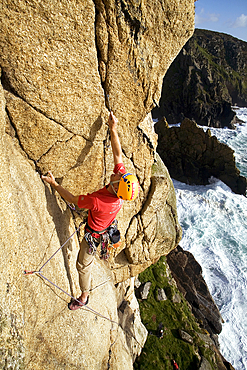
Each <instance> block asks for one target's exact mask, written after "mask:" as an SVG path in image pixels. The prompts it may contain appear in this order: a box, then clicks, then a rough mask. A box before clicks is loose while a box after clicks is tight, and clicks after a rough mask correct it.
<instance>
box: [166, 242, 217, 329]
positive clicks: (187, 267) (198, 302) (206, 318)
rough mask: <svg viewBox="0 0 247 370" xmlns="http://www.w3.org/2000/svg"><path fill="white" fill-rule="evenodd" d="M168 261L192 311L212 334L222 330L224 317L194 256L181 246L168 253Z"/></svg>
mask: <svg viewBox="0 0 247 370" xmlns="http://www.w3.org/2000/svg"><path fill="white" fill-rule="evenodd" d="M167 263H168V265H169V267H170V269H171V272H172V276H173V277H174V279H175V280H176V283H177V285H178V288H179V290H180V292H181V293H183V295H184V297H185V298H186V300H187V301H188V302H189V303H190V304H191V307H192V312H193V313H194V315H195V317H196V318H197V319H198V320H199V322H200V324H201V326H202V327H204V328H205V329H206V330H207V331H208V332H209V333H210V334H211V335H213V334H219V333H220V332H221V330H222V317H221V315H220V312H219V309H218V307H217V306H216V304H215V303H214V300H213V298H212V296H211V294H210V292H209V290H208V287H207V284H206V282H205V280H204V279H203V276H202V268H201V266H200V265H199V263H198V262H197V261H196V260H195V258H194V256H193V255H192V254H191V253H190V252H188V251H184V250H183V249H182V248H181V247H180V246H177V248H176V249H174V250H173V251H171V252H170V253H169V254H168V255H167Z"/></svg>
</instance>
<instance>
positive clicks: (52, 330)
mask: <svg viewBox="0 0 247 370" xmlns="http://www.w3.org/2000/svg"><path fill="white" fill-rule="evenodd" d="M0 25H1V36H0V73H1V86H0V98H1V99H0V108H1V110H0V131H1V135H0V140H1V145H0V160H1V166H0V189H1V192H0V199H1V205H2V207H1V211H0V212H1V214H0V226H1V248H0V249H1V256H2V262H1V266H0V269H1V271H0V272H1V280H0V284H1V333H2V334H1V359H0V363H1V366H0V367H1V368H3V369H7V368H10V367H12V368H20V369H21V368H23V369H25V370H29V369H34V368H35V369H37V370H39V369H42V370H45V369H47V370H48V369H49V370H51V369H56V370H59V369H70V370H71V369H90V370H94V369H95V370H98V369H99V368H101V369H107V368H109V366H110V367H112V368H114V369H123V368H124V369H132V364H133V361H134V358H135V356H136V355H137V354H138V353H139V352H140V350H141V347H142V346H143V344H144V342H145V338H146V332H145V328H144V327H143V326H142V324H141V322H140V318H139V316H138V308H137V305H136V301H135V298H134V297H133V296H130V295H129V292H130V290H131V289H132V288H131V284H130V283H128V281H129V280H128V279H129V278H130V277H131V276H135V275H136V274H138V273H139V272H140V271H142V270H143V269H145V268H146V267H147V266H148V265H150V264H151V263H153V262H154V261H155V260H157V259H158V258H159V257H160V255H162V254H167V253H169V252H170V250H171V249H172V248H174V247H175V246H176V245H177V244H178V242H179V240H180V238H181V230H180V226H179V224H178V221H177V214H176V199H175V192H174V189H173V186H172V182H171V179H170V176H169V174H168V171H167V170H166V168H165V166H164V165H163V163H162V161H161V160H160V159H159V157H158V156H157V155H156V146H157V135H156V134H155V132H154V128H153V122H152V118H151V114H150V112H151V109H152V108H153V106H154V103H153V100H158V99H159V97H160V93H161V85H162V79H163V76H164V74H165V72H166V70H167V69H168V67H169V65H170V64H171V61H172V60H173V59H174V58H175V56H176V55H177V54H178V52H179V51H180V49H181V48H182V47H183V45H184V44H185V42H186V41H187V40H188V38H189V37H190V36H191V35H192V33H193V27H194V2H193V1H191V0H186V1H175V0H169V1H168V0H167V1H164V2H162V3H161V2H160V1H158V0H149V1H147V2H143V1H136V2H132V1H125V0H123V1H120V2H117V1H113V0H111V1H100V0H95V1H94V2H93V1H90V0H87V1H77V2H74V1H72V2H61V1H56V0H55V1H52V2H50V1H47V0H42V1H38V0H37V1H36V0H34V1H32V2H31V3H30V2H26V1H23V0H19V1H15V2H13V1H9V0H4V1H2V2H1V7H0ZM106 95H109V101H110V105H111V108H112V109H113V111H114V114H115V115H116V116H117V117H118V120H119V126H118V130H119V136H120V141H121V144H122V148H123V154H124V163H125V166H126V168H127V170H128V171H130V172H133V173H135V174H136V175H137V177H138V179H139V182H140V186H141V191H140V196H139V198H138V199H137V200H136V201H135V202H133V203H127V202H126V204H125V205H124V207H123V209H122V211H121V213H120V214H119V217H118V220H119V227H120V231H121V235H122V244H121V247H120V248H119V249H118V250H115V251H114V252H113V253H112V255H111V258H110V261H109V262H108V263H105V262H102V261H101V260H99V259H98V258H96V262H95V269H94V271H93V276H92V291H91V294H90V305H89V306H90V309H93V310H94V311H92V310H90V309H81V310H79V311H76V312H74V313H73V312H70V311H69V310H68V309H67V303H68V302H69V301H70V297H69V296H68V295H66V294H65V293H64V292H63V291H61V290H59V289H58V288H57V287H56V286H59V287H60V288H62V289H63V290H64V291H65V292H67V293H68V294H70V295H72V296H77V295H78V294H79V287H78V280H77V271H76V268H75V261H76V257H77V253H78V249H79V239H80V238H79V237H77V235H74V237H73V238H72V239H70V241H69V242H68V243H67V244H66V245H65V246H64V248H63V250H62V251H60V252H59V253H57V254H56V256H55V257H54V258H53V259H52V260H51V261H50V262H49V263H48V264H47V265H46V266H45V267H44V271H43V274H44V276H45V278H47V279H49V280H50V281H52V282H53V283H54V284H56V286H54V285H52V284H50V283H49V282H48V281H47V280H46V279H45V278H41V277H39V276H38V275H24V273H23V271H24V270H31V271H33V270H35V271H36V270H39V268H40V267H41V266H42V265H43V264H44V263H45V261H46V260H47V259H48V258H49V257H50V256H51V255H52V254H53V253H54V252H55V251H56V250H57V249H58V248H59V246H60V245H62V244H63V243H64V242H65V241H66V240H67V239H68V238H69V236H70V235H71V234H72V233H73V232H74V231H75V227H77V226H78V225H79V223H80V221H81V219H82V217H81V216H78V215H77V214H76V212H72V211H71V210H70V209H69V208H68V207H67V205H66V204H65V203H64V201H63V200H62V199H61V198H60V197H59V196H58V195H57V194H54V192H52V191H51V189H50V188H49V187H48V186H46V185H45V184H43V182H42V181H41V179H40V174H41V173H45V172H47V171H48V170H51V171H53V173H54V175H55V177H56V178H57V181H59V182H60V183H61V184H62V185H63V186H64V187H66V188H67V189H68V190H69V191H71V192H72V193H74V194H83V193H87V192H92V191H94V190H97V189H98V188H100V187H103V186H104V184H106V183H107V182H108V181H109V176H110V174H111V171H112V168H113V163H112V159H113V158H112V152H111V148H110V141H109V140H110V138H109V132H108V127H107V125H106V122H107V120H108V115H109V113H108V109H107V108H109V105H108V102H107V100H106V99H105V98H106ZM162 184H163V185H164V186H163V185H162ZM162 204H163V205H164V207H163V208H164V209H163V208H162V206H161V205H162ZM157 207H158V208H157ZM157 210H158V213H159V217H161V219H158V218H157V215H156V211H157ZM163 224H164V225H166V226H167V227H166V228H165V229H164V227H163V226H162V225H163ZM149 230H150V232H149ZM81 231H82V230H81ZM155 235H157V239H156V238H155ZM82 236H83V231H82V232H81V237H82ZM125 282H127V283H126V284H125ZM116 283H119V284H123V286H124V288H123V291H122V293H121V295H120V293H119V290H118V288H116V286H115V285H114V284H116ZM120 298H121V299H120ZM124 301H126V302H127V304H126V307H123V306H121V304H122V302H124ZM120 308H121V309H120ZM95 311H97V312H99V313H100V315H98V314H97V313H95ZM123 312H124V318H123ZM101 315H103V316H104V317H102V316H101ZM109 319H110V320H112V321H109ZM116 323H120V324H121V326H118V325H117V324H116ZM129 333H131V335H132V337H131V338H132V339H130V338H129V335H130V334H129ZM95 338H97V340H95ZM123 343H124V344H123Z"/></svg>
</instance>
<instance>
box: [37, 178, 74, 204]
mask: <svg viewBox="0 0 247 370" xmlns="http://www.w3.org/2000/svg"><path fill="white" fill-rule="evenodd" d="M41 178H42V180H44V181H46V182H47V183H48V184H50V185H51V186H52V187H53V188H54V189H55V190H56V191H57V192H58V193H59V194H60V195H61V197H62V198H63V199H65V200H66V201H67V202H69V203H73V204H76V205H77V204H78V200H79V195H76V196H75V195H73V194H71V193H70V192H69V191H68V190H66V189H64V188H63V187H62V186H61V185H59V184H58V183H57V182H56V180H55V178H54V176H53V174H52V173H51V172H50V171H48V175H47V176H43V175H42V176H41Z"/></svg>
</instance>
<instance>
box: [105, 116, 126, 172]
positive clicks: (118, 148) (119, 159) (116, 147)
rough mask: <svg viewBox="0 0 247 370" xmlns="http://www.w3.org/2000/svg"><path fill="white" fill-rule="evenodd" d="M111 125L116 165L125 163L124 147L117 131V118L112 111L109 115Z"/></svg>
mask: <svg viewBox="0 0 247 370" xmlns="http://www.w3.org/2000/svg"><path fill="white" fill-rule="evenodd" d="M108 123H109V127H110V132H111V146H112V152H113V159H114V165H116V164H118V163H123V159H122V148H121V144H120V140H119V137H118V133H117V123H118V120H117V118H116V117H115V116H114V115H113V113H112V112H111V113H110V116H109V120H108Z"/></svg>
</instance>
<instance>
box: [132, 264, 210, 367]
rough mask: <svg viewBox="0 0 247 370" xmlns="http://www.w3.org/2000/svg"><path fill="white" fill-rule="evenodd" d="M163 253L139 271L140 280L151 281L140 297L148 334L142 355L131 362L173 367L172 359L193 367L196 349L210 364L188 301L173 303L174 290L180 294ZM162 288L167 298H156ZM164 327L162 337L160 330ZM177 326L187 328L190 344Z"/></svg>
mask: <svg viewBox="0 0 247 370" xmlns="http://www.w3.org/2000/svg"><path fill="white" fill-rule="evenodd" d="M166 266H167V265H166V259H165V257H162V258H160V260H159V261H158V262H157V263H156V264H155V265H152V266H150V267H149V268H148V269H146V270H145V271H144V272H142V273H141V274H140V275H139V280H140V281H141V282H143V283H144V282H148V281H149V282H151V283H152V285H151V288H150V291H149V295H148V299H147V300H139V305H140V312H141V318H142V322H143V324H144V325H145V327H146V328H147V330H148V333H149V334H148V338H147V341H146V343H145V346H144V348H143V351H142V353H141V355H140V356H139V357H138V358H137V359H136V362H135V363H134V369H136V370H144V369H147V370H153V369H154V368H155V369H156V370H163V369H165V370H169V369H173V366H172V363H171V360H172V359H174V360H175V361H176V362H177V363H178V365H179V367H180V369H186V370H190V369H191V370H192V369H193V370H194V369H197V368H198V367H199V359H198V355H197V353H200V354H202V353H203V355H205V357H206V358H207V359H208V361H210V363H211V364H212V369H214V368H215V367H214V364H213V363H212V357H213V351H212V350H211V349H207V350H206V346H205V345H204V343H203V341H202V340H201V339H200V338H199V337H198V335H197V333H201V329H200V328H199V326H198V323H197V322H196V320H195V318H194V316H193V314H192V312H191V310H190V308H189V307H188V304H187V302H186V301H185V300H184V298H183V297H182V296H181V295H180V297H181V303H173V301H172V297H173V296H174V294H180V293H179V292H178V290H177V287H176V285H175V284H174V283H172V280H171V277H170V276H169V275H168V274H167V271H166ZM160 288H163V289H164V291H165V293H166V295H167V297H168V299H167V300H165V301H158V300H157V294H158V289H160ZM161 328H162V329H163V331H164V334H163V338H159V335H158V334H159V331H160V329H161ZM179 329H181V330H184V331H186V332H187V333H188V334H189V335H190V336H191V337H192V338H193V344H189V343H187V342H185V341H183V340H182V339H181V338H180V335H179Z"/></svg>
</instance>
